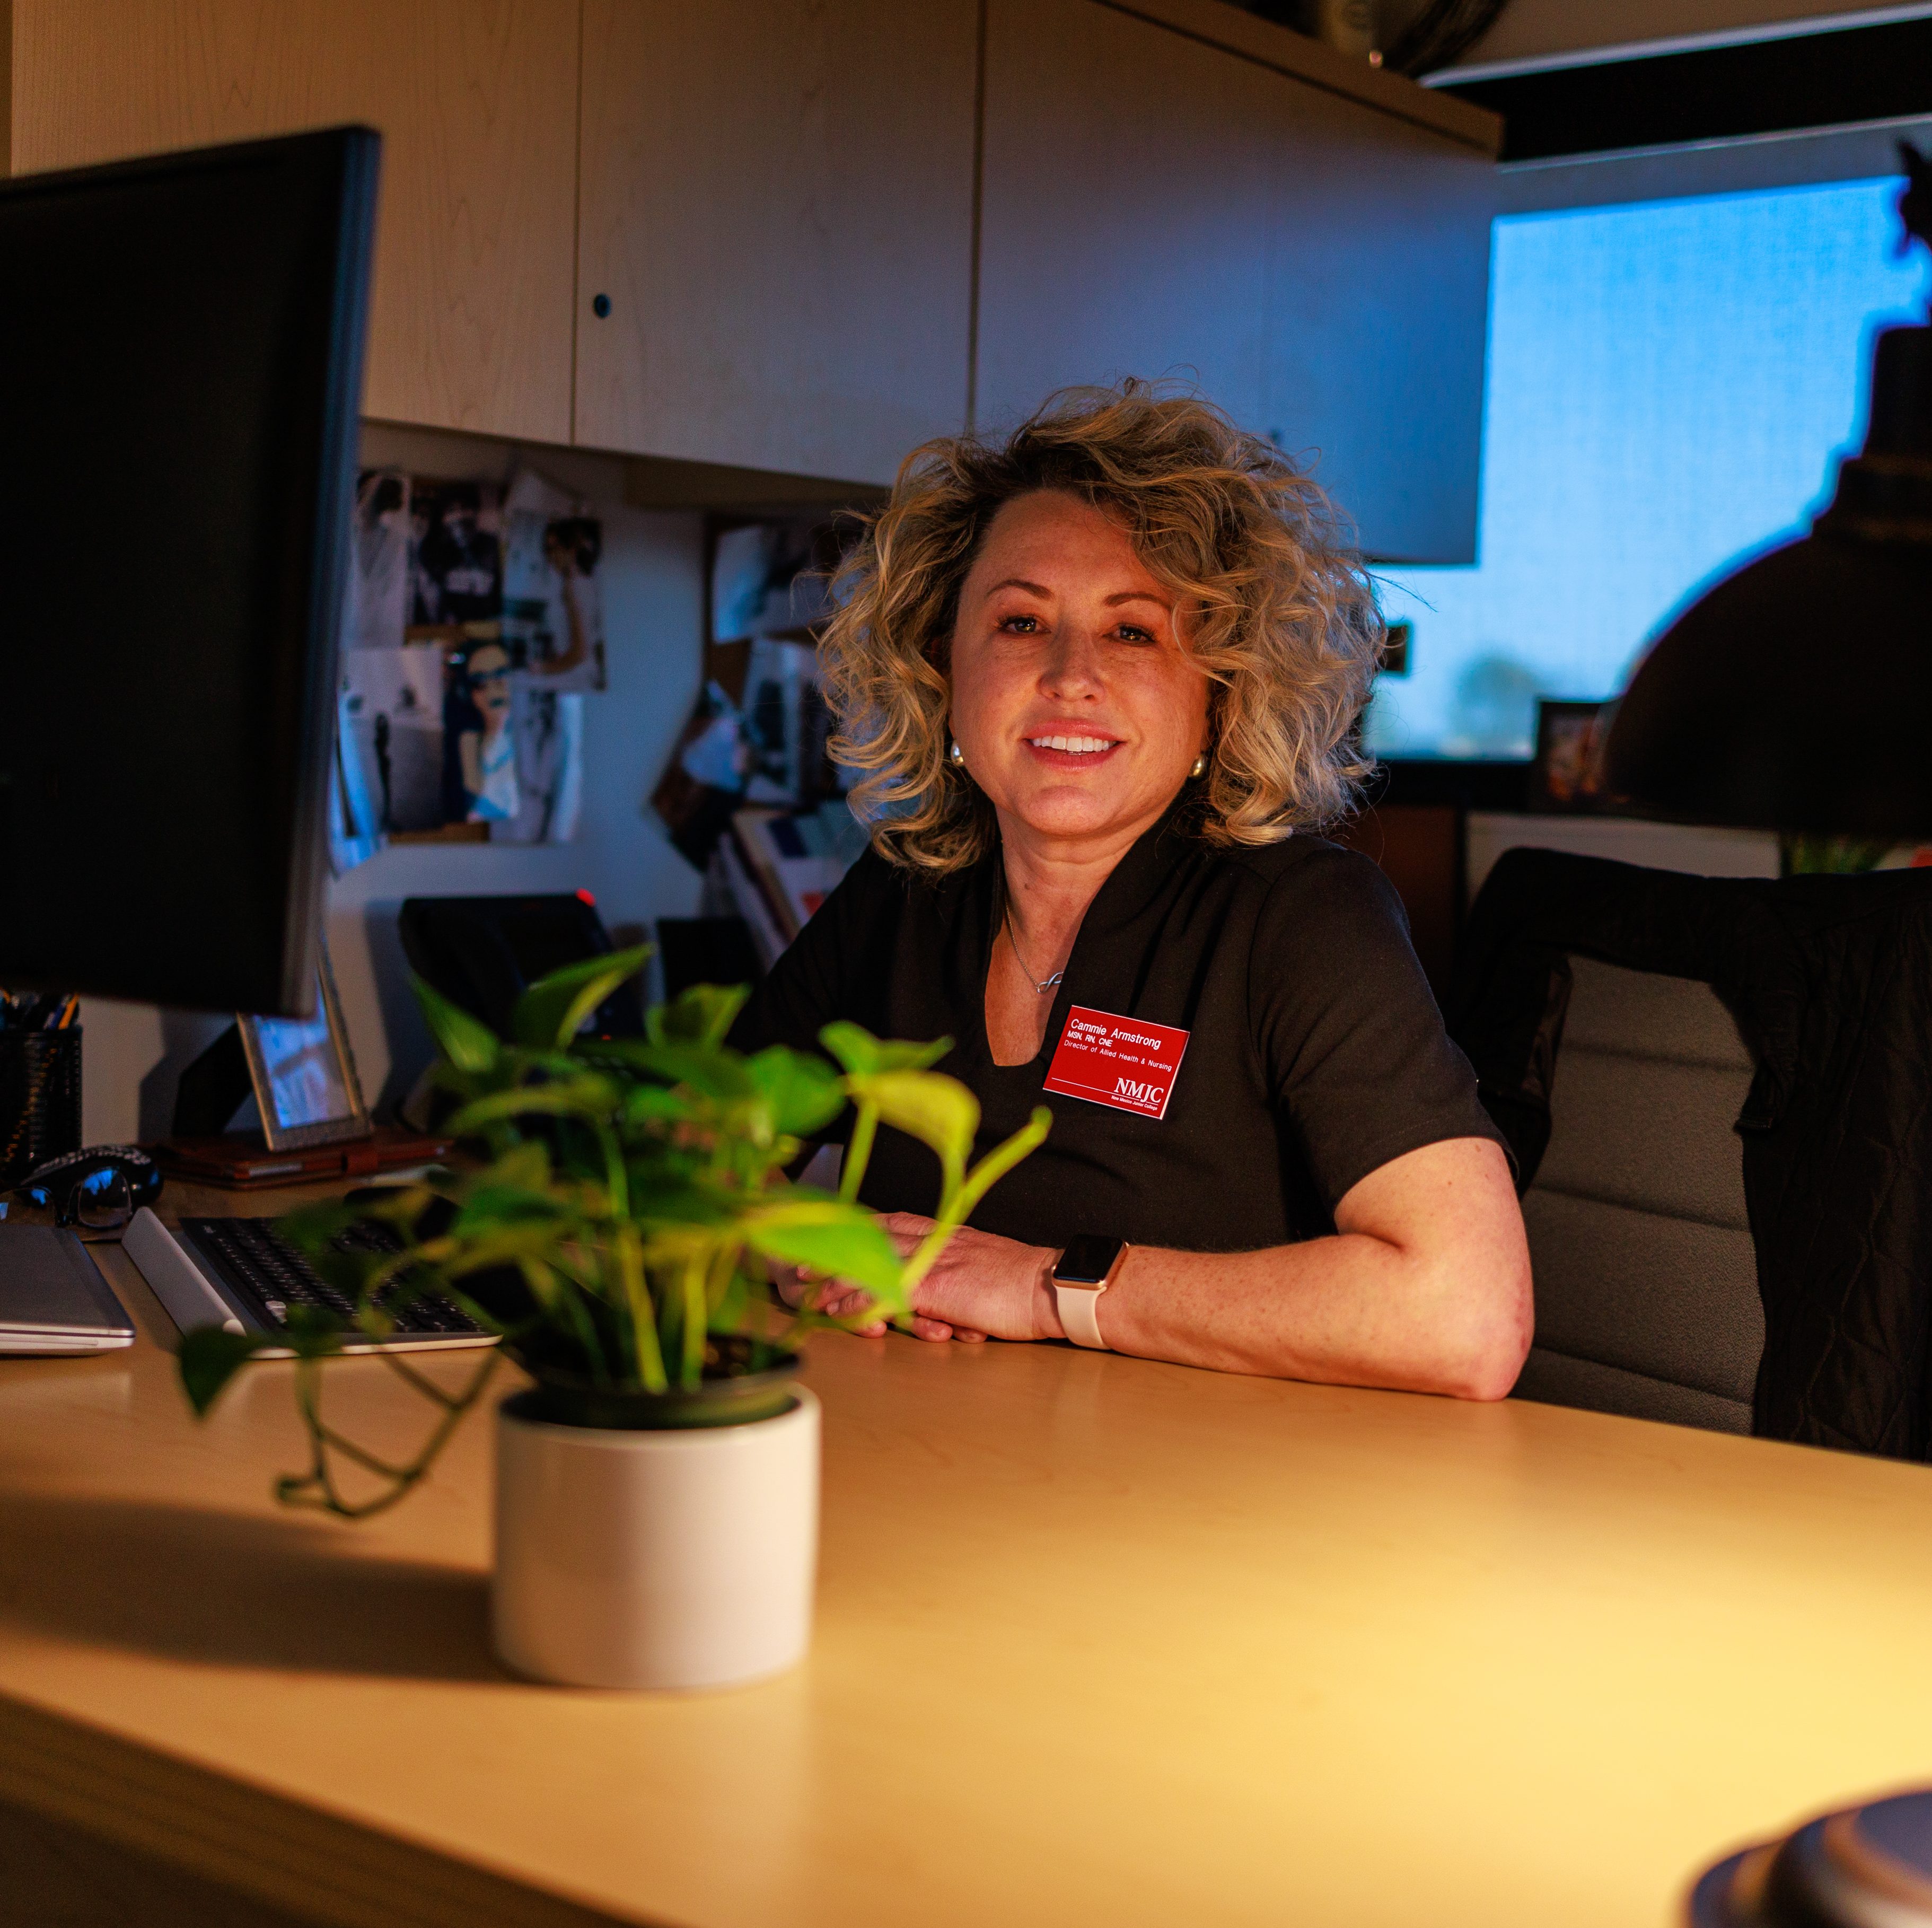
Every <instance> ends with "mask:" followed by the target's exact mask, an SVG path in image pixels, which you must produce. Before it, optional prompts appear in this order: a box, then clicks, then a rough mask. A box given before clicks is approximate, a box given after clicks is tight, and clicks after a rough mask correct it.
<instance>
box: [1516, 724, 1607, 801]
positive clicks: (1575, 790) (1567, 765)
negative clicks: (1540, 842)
mask: <svg viewBox="0 0 1932 1928" xmlns="http://www.w3.org/2000/svg"><path fill="white" fill-rule="evenodd" d="M1609 721H1610V704H1608V703H1559V702H1552V701H1550V700H1549V699H1548V698H1544V699H1543V700H1542V701H1539V702H1538V704H1537V706H1536V760H1535V762H1534V763H1533V764H1532V765H1531V766H1530V771H1529V807H1530V808H1531V809H1532V810H1541V811H1547V812H1552V813H1554V814H1557V815H1569V816H1576V815H1583V814H1584V813H1586V812H1589V811H1592V810H1601V809H1603V808H1604V806H1605V805H1606V804H1607V803H1608V801H1609V799H1608V797H1607V796H1605V794H1604V791H1603V788H1602V784H1603V771H1602V767H1601V756H1600V754H1599V752H1600V748H1601V745H1600V742H1599V736H1600V731H1601V729H1602V728H1603V727H1604V726H1605V725H1607V724H1608V722H1609Z"/></svg>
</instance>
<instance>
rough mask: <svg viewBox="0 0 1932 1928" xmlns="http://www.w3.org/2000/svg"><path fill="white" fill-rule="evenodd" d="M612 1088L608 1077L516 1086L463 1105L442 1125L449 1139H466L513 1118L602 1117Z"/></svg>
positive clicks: (610, 1104)
mask: <svg viewBox="0 0 1932 1928" xmlns="http://www.w3.org/2000/svg"><path fill="white" fill-rule="evenodd" d="M616 1104H617V1093H616V1087H615V1086H613V1084H612V1083H610V1080H609V1079H608V1078H599V1077H582V1078H572V1079H571V1080H569V1081H568V1083H558V1084H553V1085H519V1086H517V1088H516V1089H514V1091H507V1092H490V1094H489V1095H487V1097H484V1098H477V1099H475V1101H473V1102H472V1103H470V1104H466V1105H465V1106H464V1107H463V1109H462V1110H460V1111H459V1112H458V1113H456V1115H455V1116H454V1117H453V1118H452V1119H450V1120H449V1122H447V1123H446V1125H444V1126H443V1129H444V1130H445V1131H447V1132H449V1134H450V1135H451V1136H452V1137H457V1138H461V1137H467V1136H468V1135H469V1134H470V1133H472V1132H475V1131H481V1129H482V1128H483V1127H484V1125H500V1124H502V1123H504V1122H505V1121H506V1120H508V1119H514V1118H535V1117H540V1116H541V1117H547V1118H604V1117H607V1116H609V1115H610V1113H611V1112H612V1111H613V1110H615V1109H616Z"/></svg>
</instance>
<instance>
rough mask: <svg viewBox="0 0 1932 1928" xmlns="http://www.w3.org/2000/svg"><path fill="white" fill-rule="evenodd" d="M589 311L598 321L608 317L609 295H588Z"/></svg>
mask: <svg viewBox="0 0 1932 1928" xmlns="http://www.w3.org/2000/svg"><path fill="white" fill-rule="evenodd" d="M590 312H591V313H592V314H594V315H595V317H597V319H598V320H599V321H603V320H606V319H607V318H608V317H609V315H610V296H608V295H592V296H591V297H590Z"/></svg>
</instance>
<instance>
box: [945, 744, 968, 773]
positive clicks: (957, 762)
mask: <svg viewBox="0 0 1932 1928" xmlns="http://www.w3.org/2000/svg"><path fill="white" fill-rule="evenodd" d="M946 755H947V761H949V762H950V764H952V765H953V768H954V769H956V770H964V769H965V767H966V752H965V751H964V750H963V749H961V748H960V747H959V738H958V737H954V738H953V747H952V748H951V749H950V750H948V751H947V752H946Z"/></svg>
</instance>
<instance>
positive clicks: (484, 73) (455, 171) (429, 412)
mask: <svg viewBox="0 0 1932 1928" xmlns="http://www.w3.org/2000/svg"><path fill="white" fill-rule="evenodd" d="M577 8H578V0H408V4H407V5H403V4H399V3H398V0H12V7H11V11H12V16H13V19H12V27H13V34H12V40H13V87H12V95H13V101H12V107H13V113H12V140H11V148H12V165H13V171H14V172H15V173H37V172H39V171H40V170H44V169H47V168H56V167H80V166H83V165H85V164H88V163H89V162H92V161H113V160H118V159H121V158H124V157H125V156H127V155H139V154H154V153H158V152H162V151H163V150H165V149H178V148H187V147H200V146H208V145H211V144H212V143H216V142H219V141H232V140H247V139H249V138H251V137H255V136H259V135H263V134H286V133H291V132H293V131H297V130H299V129H302V128H316V127H327V126H330V125H337V124H339V123H341V122H349V121H359V122H366V123H368V125H371V126H374V127H375V128H378V129H380V131H381V133H382V135H383V185H382V198H381V201H380V209H379V213H378V220H377V242H376V274H375V291H374V302H373V305H372V308H371V316H370V332H369V361H368V387H367V390H366V399H365V410H366V412H367V413H368V414H370V415H372V416H379V417H382V418H384V419H389V420H393V421H397V422H422V423H426V424H428V425H431V426H434V427H437V428H461V429H469V430H474V431H481V432H484V433H488V434H495V435H503V436H510V437H526V438H528V439H529V440H538V441H550V442H563V441H567V440H568V439H569V437H570V384H571V307H572V304H573V299H574V297H573V291H572V286H571V269H572V263H573V261H574V256H575V252H576V186H577V181H576V177H577ZM6 11H7V9H6V8H5V5H4V4H0V19H4V17H5V13H6ZM129 296H130V299H136V300H138V299H139V290H138V289H130V290H129ZM208 325H209V326H211V327H218V326H220V317H219V316H218V315H211V316H210V317H208Z"/></svg>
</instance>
